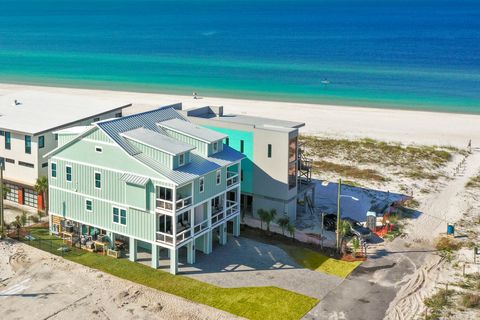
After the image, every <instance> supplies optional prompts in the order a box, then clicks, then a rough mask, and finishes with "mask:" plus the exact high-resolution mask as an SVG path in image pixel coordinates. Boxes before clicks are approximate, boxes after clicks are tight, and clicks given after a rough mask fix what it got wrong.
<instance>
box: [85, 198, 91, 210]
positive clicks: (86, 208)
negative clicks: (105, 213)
mask: <svg viewBox="0 0 480 320" xmlns="http://www.w3.org/2000/svg"><path fill="white" fill-rule="evenodd" d="M87 201H90V203H91V204H92V210H88V205H87ZM85 211H87V212H93V200H92V199H85Z"/></svg>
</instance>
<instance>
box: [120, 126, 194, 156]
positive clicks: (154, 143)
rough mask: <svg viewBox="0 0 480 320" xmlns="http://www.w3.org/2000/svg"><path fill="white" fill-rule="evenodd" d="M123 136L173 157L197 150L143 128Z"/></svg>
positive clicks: (125, 133)
mask: <svg viewBox="0 0 480 320" xmlns="http://www.w3.org/2000/svg"><path fill="white" fill-rule="evenodd" d="M122 136H124V137H125V138H127V139H131V140H133V141H136V142H139V143H142V144H144V145H147V146H150V147H152V148H154V149H157V150H160V151H163V152H166V153H169V154H172V155H178V154H181V153H184V152H187V151H190V150H193V149H195V147H194V146H192V145H189V144H187V143H185V142H181V141H178V140H176V139H173V138H171V137H169V136H166V135H164V134H161V133H158V132H156V131H152V130H148V129H145V128H143V127H142V128H137V129H133V130H130V131H127V132H124V133H122Z"/></svg>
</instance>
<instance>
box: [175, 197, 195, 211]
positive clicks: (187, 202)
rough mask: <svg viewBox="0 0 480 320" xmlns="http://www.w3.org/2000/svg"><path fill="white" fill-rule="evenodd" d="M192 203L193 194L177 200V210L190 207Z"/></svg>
mask: <svg viewBox="0 0 480 320" xmlns="http://www.w3.org/2000/svg"><path fill="white" fill-rule="evenodd" d="M191 205H192V196H188V197H185V198H182V199H179V200H177V210H180V209H183V208H186V207H189V206H191Z"/></svg>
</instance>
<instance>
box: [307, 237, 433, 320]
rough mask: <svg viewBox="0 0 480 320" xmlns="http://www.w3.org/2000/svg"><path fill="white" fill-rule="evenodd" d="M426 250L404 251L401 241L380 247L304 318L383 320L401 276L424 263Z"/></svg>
mask: <svg viewBox="0 0 480 320" xmlns="http://www.w3.org/2000/svg"><path fill="white" fill-rule="evenodd" d="M429 254H431V253H430V251H429V250H425V249H415V248H406V247H405V246H404V245H403V240H402V239H396V240H395V241H393V242H392V243H387V244H384V245H380V246H379V247H378V250H377V252H376V254H375V255H373V256H371V257H370V259H369V260H368V261H366V262H365V263H364V264H362V266H360V267H359V268H357V269H356V270H355V271H354V272H353V273H352V274H351V275H350V276H349V277H348V278H347V279H346V280H345V281H344V282H343V283H342V284H341V285H340V286H338V287H337V288H335V289H334V290H332V292H330V293H329V294H328V295H327V296H326V297H325V298H324V299H323V300H321V301H320V303H319V304H318V305H317V306H316V307H315V308H313V309H312V310H311V311H310V312H309V313H308V314H307V315H306V316H305V318H304V319H320V320H321V319H328V320H346V319H348V320H349V319H352V320H353V319H355V320H364V319H365V320H376V319H383V318H384V316H385V312H386V310H387V309H388V307H389V304H390V302H391V301H392V300H393V299H394V298H395V296H396V293H397V291H398V290H399V289H400V286H401V285H402V284H403V281H404V277H405V276H407V275H409V274H411V273H413V272H414V271H415V270H416V268H418V267H419V266H420V265H422V263H423V262H424V260H425V258H426V256H427V255H429Z"/></svg>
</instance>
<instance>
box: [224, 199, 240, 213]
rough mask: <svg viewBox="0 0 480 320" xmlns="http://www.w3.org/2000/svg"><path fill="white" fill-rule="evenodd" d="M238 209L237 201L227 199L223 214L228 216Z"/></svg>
mask: <svg viewBox="0 0 480 320" xmlns="http://www.w3.org/2000/svg"><path fill="white" fill-rule="evenodd" d="M237 211H238V203H237V202H235V201H231V200H227V210H225V215H226V216H227V217H228V216H230V215H232V214H234V213H235V212H237Z"/></svg>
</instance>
